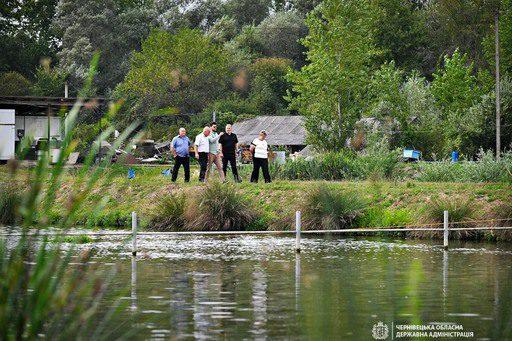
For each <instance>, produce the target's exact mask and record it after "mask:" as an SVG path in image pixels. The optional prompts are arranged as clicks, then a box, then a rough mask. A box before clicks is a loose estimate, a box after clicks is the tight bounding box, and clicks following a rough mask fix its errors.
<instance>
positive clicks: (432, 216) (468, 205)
mask: <svg viewBox="0 0 512 341" xmlns="http://www.w3.org/2000/svg"><path fill="white" fill-rule="evenodd" d="M444 211H448V221H449V223H450V227H471V226H472V224H471V220H472V219H474V215H475V205H474V203H473V202H472V201H471V200H470V199H467V198H460V197H455V198H454V197H447V196H445V197H439V198H435V199H433V200H431V201H430V202H428V203H427V204H426V205H425V208H424V211H423V220H424V222H425V223H426V224H433V226H432V227H436V228H439V227H442V225H441V223H443V221H444ZM429 228H431V227H429ZM411 235H412V236H413V237H419V238H421V237H431V238H442V237H443V232H442V231H415V232H412V233H411ZM449 237H450V238H452V239H470V238H479V237H481V232H479V231H450V236H449Z"/></svg>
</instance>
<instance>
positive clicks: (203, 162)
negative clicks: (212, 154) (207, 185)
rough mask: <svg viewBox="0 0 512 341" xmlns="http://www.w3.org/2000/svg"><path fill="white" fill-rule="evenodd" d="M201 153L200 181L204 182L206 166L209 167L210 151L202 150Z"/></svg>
mask: <svg viewBox="0 0 512 341" xmlns="http://www.w3.org/2000/svg"><path fill="white" fill-rule="evenodd" d="M198 154H199V181H201V182H204V176H205V174H206V168H207V167H208V153H203V152H200V153H198Z"/></svg>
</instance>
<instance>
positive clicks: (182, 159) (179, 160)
mask: <svg viewBox="0 0 512 341" xmlns="http://www.w3.org/2000/svg"><path fill="white" fill-rule="evenodd" d="M181 165H183V169H184V170H185V182H189V181H190V158H189V157H188V156H176V157H175V158H174V168H173V169H172V181H173V182H174V181H176V179H177V178H178V171H179V170H180V166H181Z"/></svg>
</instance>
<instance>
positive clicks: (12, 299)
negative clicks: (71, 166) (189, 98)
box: [0, 55, 136, 340]
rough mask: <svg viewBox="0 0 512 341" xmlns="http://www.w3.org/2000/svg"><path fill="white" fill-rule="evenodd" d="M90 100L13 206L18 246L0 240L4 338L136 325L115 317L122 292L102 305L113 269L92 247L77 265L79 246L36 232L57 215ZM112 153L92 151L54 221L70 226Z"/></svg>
mask: <svg viewBox="0 0 512 341" xmlns="http://www.w3.org/2000/svg"><path fill="white" fill-rule="evenodd" d="M97 61H98V56H97V55H96V56H95V57H94V59H93V62H92V64H91V68H90V70H89V76H88V80H87V82H86V87H85V90H86V91H87V88H90V86H91V82H92V78H93V76H94V74H95V70H96V65H97ZM84 104H85V105H86V103H83V101H82V100H78V101H77V103H76V104H75V105H74V106H73V108H72V109H71V111H70V112H69V114H68V115H67V118H66V121H65V132H66V134H65V136H64V138H63V141H62V146H61V148H60V155H59V159H58V161H57V163H56V164H55V165H54V166H53V167H50V166H49V163H48V155H47V153H43V154H42V157H41V159H40V160H39V161H38V162H37V165H36V166H35V168H34V169H32V170H31V171H30V176H29V181H28V188H27V189H26V192H25V193H24V194H23V195H22V197H21V200H20V201H19V203H14V206H15V207H14V209H13V210H14V211H15V212H19V217H20V220H19V222H20V224H21V231H22V235H21V237H20V238H19V240H18V241H17V242H16V243H15V245H14V246H9V247H8V244H7V241H6V240H4V239H2V240H0V339H1V340H14V339H16V340H19V339H36V338H41V337H44V338H46V339H50V340H54V339H55V340H59V339H62V340H69V339H84V338H88V339H89V338H90V339H107V338H111V337H112V335H114V334H113V333H116V334H115V335H116V336H117V337H119V336H121V337H123V336H129V335H130V334H131V333H132V332H133V331H134V330H136V329H135V328H130V327H126V326H124V327H123V326H122V324H123V323H121V325H119V324H118V325H116V326H113V325H112V321H113V320H112V319H113V317H114V316H115V315H116V314H118V313H119V312H120V311H121V310H123V309H125V308H126V303H125V302H123V301H121V300H119V301H115V302H114V306H113V308H112V309H111V310H110V311H108V312H106V313H103V314H101V313H99V312H98V304H99V302H100V301H101V300H102V299H103V297H104V294H105V292H106V290H107V288H108V284H109V277H110V276H111V274H109V273H105V272H98V271H97V270H95V269H94V268H93V267H90V266H88V264H87V263H88V260H89V258H90V253H88V252H87V253H84V254H82V255H81V256H80V257H79V262H78V263H79V265H78V266H71V265H70V261H71V259H72V258H73V257H74V251H73V248H71V249H70V250H69V251H66V252H63V250H62V249H61V245H60V243H59V242H57V243H55V244H53V243H52V245H51V247H50V246H49V244H48V243H47V241H46V240H45V239H44V238H41V237H40V236H38V234H37V231H38V228H39V227H40V226H41V225H44V224H46V223H48V221H49V220H50V219H49V217H51V216H52V208H53V203H54V201H55V198H56V196H57V193H58V191H59V190H60V188H61V184H62V178H63V174H64V164H65V160H67V158H68V157H69V155H70V153H71V152H72V151H73V150H74V147H75V146H76V141H74V140H73V133H74V126H75V122H76V118H77V115H78V112H79V109H80V108H81V106H82V105H84ZM116 108H117V106H115V105H114V106H112V107H111V111H110V112H109V114H110V115H111V114H113V111H115V110H116ZM134 128H135V125H132V126H130V127H129V128H128V129H127V130H126V131H124V132H123V133H122V134H121V136H120V137H119V138H118V139H116V141H115V143H114V149H116V148H120V147H121V144H122V143H124V141H125V140H126V139H127V137H128V136H129V135H130V134H131V133H132V132H133V130H134ZM112 132H113V129H112V128H108V129H106V131H105V132H104V133H102V134H101V136H99V137H98V139H97V141H98V142H99V141H100V140H104V139H106V138H107V137H108V136H109V135H110V134H111V133H112ZM28 145H29V143H28V142H27V140H23V141H22V143H21V146H22V147H21V148H20V150H19V151H18V156H19V157H20V158H21V157H23V155H24V154H26V151H27V148H26V147H27V146H28ZM112 153H113V152H111V153H110V154H112ZM110 156H111V155H107V157H105V158H104V161H103V162H102V163H101V164H99V165H97V166H95V165H94V164H93V160H94V158H95V150H91V152H90V153H89V154H88V155H87V157H86V159H85V164H84V165H83V167H82V168H81V170H80V171H79V174H78V177H77V181H76V182H75V187H74V188H72V189H71V192H70V193H69V202H68V203H67V205H66V206H65V207H66V209H65V212H63V214H62V216H61V217H60V219H59V220H58V221H57V222H56V224H55V226H56V227H59V228H62V229H67V228H68V227H69V226H70V224H72V222H73V221H74V218H75V216H76V212H77V211H78V209H79V208H80V207H81V206H82V205H83V204H84V201H85V199H86V198H87V196H88V194H89V193H90V192H91V190H92V188H93V186H94V185H95V184H96V183H97V182H98V180H99V178H100V176H101V175H102V174H103V173H104V170H105V168H106V167H107V166H108V164H109V162H110V161H109V160H110ZM13 168H14V169H16V167H13ZM105 202H106V200H101V201H100V202H99V203H97V205H96V207H95V210H96V211H100V210H101V209H102V207H103V206H104V204H105ZM34 228H35V231H36V235H35V236H29V234H28V232H29V229H31V230H34ZM63 231H64V230H63ZM59 238H62V236H61V237H59ZM61 240H62V239H61ZM114 297H115V295H114ZM129 322H130V321H125V322H124V323H126V324H128V323H129ZM119 327H121V329H119Z"/></svg>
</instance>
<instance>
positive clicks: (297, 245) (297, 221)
mask: <svg viewBox="0 0 512 341" xmlns="http://www.w3.org/2000/svg"><path fill="white" fill-rule="evenodd" d="M300 227H301V219H300V211H296V212H295V252H300Z"/></svg>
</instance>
